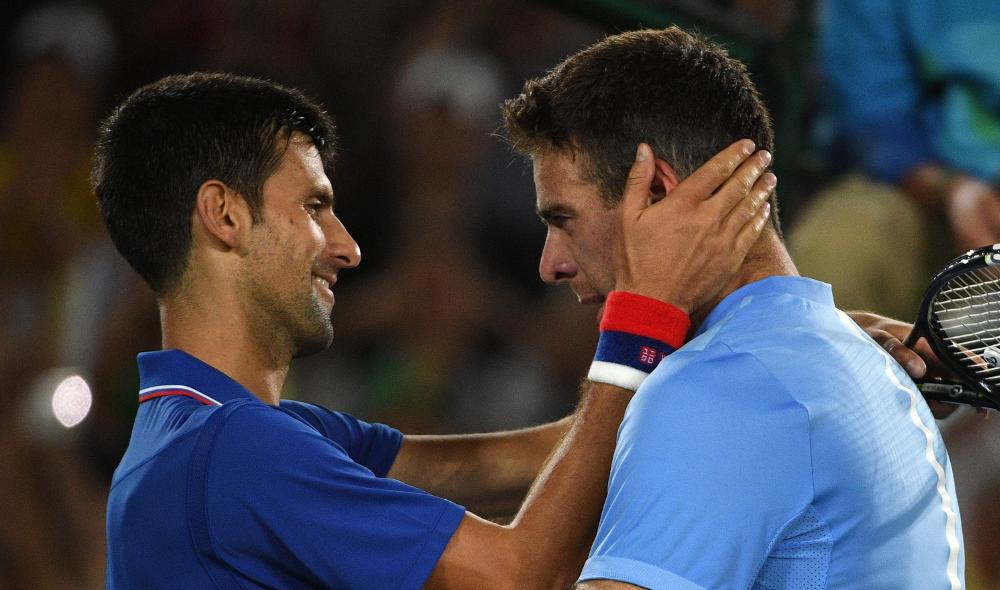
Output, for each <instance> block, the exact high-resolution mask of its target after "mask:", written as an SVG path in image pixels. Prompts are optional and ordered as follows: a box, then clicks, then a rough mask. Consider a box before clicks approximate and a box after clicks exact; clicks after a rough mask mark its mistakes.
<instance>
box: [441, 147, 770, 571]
mask: <svg viewBox="0 0 1000 590" xmlns="http://www.w3.org/2000/svg"><path fill="white" fill-rule="evenodd" d="M744 147H745V144H744V145H741V144H740V143H737V144H734V145H733V146H731V147H730V148H729V149H727V150H726V151H724V152H723V153H722V154H720V155H719V156H717V157H716V158H713V160H712V161H710V162H709V164H706V166H703V167H702V168H701V169H699V171H697V172H695V174H693V175H692V176H691V177H689V178H688V179H687V180H686V181H685V183H687V184H686V185H685V184H684V183H682V184H681V185H679V186H678V187H677V188H676V189H675V190H674V191H673V193H672V196H673V198H670V199H663V200H662V201H659V202H658V203H656V204H652V205H650V203H651V193H650V192H649V187H650V184H651V182H652V178H653V174H654V170H653V162H652V157H651V153H650V152H649V150H648V148H646V149H645V152H643V151H640V157H638V158H637V161H636V164H635V165H634V166H633V170H632V173H631V175H630V178H629V183H628V186H627V187H626V195H625V201H624V202H623V204H622V208H623V212H625V213H632V214H635V213H639V212H641V213H642V214H641V215H638V214H635V215H625V216H623V221H622V224H623V229H622V231H623V232H629V231H637V230H638V231H640V232H648V231H649V227H650V226H661V227H662V226H665V225H666V226H668V227H676V224H674V225H671V221H672V220H673V221H674V222H675V223H676V220H677V219H678V218H683V223H684V224H686V225H685V226H684V227H683V228H682V230H683V231H682V230H678V231H679V232H680V233H684V232H688V231H689V232H691V236H689V239H678V237H679V236H678V235H677V234H673V235H672V241H671V247H672V248H676V249H678V250H679V251H678V252H677V255H678V259H681V260H685V261H687V262H688V263H689V264H686V265H663V264H662V262H660V263H658V264H655V265H653V266H646V264H647V263H648V262H649V259H648V258H647V259H645V260H641V259H640V260H636V259H635V258H634V256H635V252H634V251H633V250H629V249H622V248H619V249H618V250H617V251H618V252H619V253H620V254H619V255H620V256H623V257H624V259H625V263H626V264H628V265H629V268H630V270H631V271H634V272H632V273H631V274H629V277H630V283H629V288H630V289H631V290H633V291H635V292H637V293H641V294H649V295H653V296H655V297H657V298H660V299H662V300H667V301H671V302H673V303H674V305H676V306H677V307H679V308H681V309H682V310H684V311H688V310H690V309H691V303H692V302H693V301H698V300H700V298H704V297H705V294H706V293H709V292H711V290H712V289H717V286H718V285H720V284H722V283H724V282H725V281H726V280H728V277H730V276H732V273H734V272H735V270H736V269H737V268H738V267H739V266H740V264H742V261H743V258H744V257H745V255H746V252H747V251H748V250H749V248H750V246H751V245H752V244H753V242H754V241H756V239H757V237H758V236H759V235H760V232H761V230H762V229H763V226H764V221H765V220H766V215H767V213H766V212H767V208H766V207H764V206H763V205H764V202H765V201H766V199H767V197H768V196H769V194H770V192H771V187H770V186H768V183H766V182H764V181H758V179H759V178H760V176H761V174H763V172H764V169H765V168H766V165H767V164H766V161H765V160H763V159H761V158H757V157H754V158H750V159H746V155H745V152H744ZM744 160H746V163H745V164H743V166H742V167H740V168H739V171H738V172H737V174H736V176H735V177H734V178H735V179H736V180H730V181H729V182H726V184H725V186H723V187H722V189H720V190H719V191H718V193H716V196H715V197H713V198H711V199H706V197H705V195H710V194H712V193H713V192H714V191H715V188H717V187H719V185H720V184H722V183H723V182H724V181H725V180H726V179H728V178H729V177H730V176H731V175H732V173H733V171H734V170H736V169H737V167H739V166H740V164H741V163H742V162H743V161H744ZM706 186H707V188H706ZM682 187H683V188H682ZM740 205H742V206H740ZM678 208H681V209H682V210H683V213H679V212H678V211H677V209H678ZM692 220H697V221H696V222H692ZM637 226H638V227H637ZM667 235H671V234H667ZM685 235H687V234H686V233H685ZM661 255H662V256H664V257H665V258H667V259H670V258H671V257H670V256H667V255H666V253H663V252H661ZM692 298H699V299H692ZM631 397H632V392H631V391H628V390H625V389H621V388H618V387H615V386H612V385H606V384H601V383H588V384H586V385H585V386H584V392H583V395H582V396H581V402H580V406H579V408H578V410H577V412H576V414H575V415H574V417H573V423H572V426H571V427H570V429H569V432H568V433H567V434H566V436H565V438H564V439H563V441H562V443H561V444H560V445H559V448H558V449H557V450H556V452H555V453H554V454H553V456H552V457H551V459H550V460H549V461H548V463H547V464H546V465H545V467H544V468H543V469H542V472H541V474H540V475H539V477H538V479H537V480H536V482H535V484H534V485H533V486H532V488H531V490H530V492H529V493H528V497H527V499H526V500H525V502H524V505H523V506H522V507H521V510H520V511H519V512H518V514H517V516H516V517H515V518H514V521H513V522H512V523H511V524H510V525H507V526H500V525H496V524H494V523H491V522H488V521H485V520H483V519H481V518H479V517H477V516H475V515H473V514H471V513H467V514H466V516H465V518H464V519H463V520H462V523H461V524H460V525H459V527H458V530H457V531H456V532H455V534H454V536H453V537H452V538H451V541H450V542H449V543H448V545H447V547H446V548H445V550H444V553H443V554H442V556H441V558H440V560H439V561H438V563H437V566H436V567H435V569H434V571H433V573H432V574H431V576H430V578H429V579H428V581H427V584H426V585H425V587H426V588H429V589H432V590H435V589H451V588H517V589H529V588H544V589H549V588H559V587H567V586H569V585H570V584H571V583H572V582H573V580H574V578H575V577H576V575H577V574H578V573H579V571H580V568H581V566H582V564H583V562H584V560H585V558H586V555H587V551H588V548H589V546H590V544H591V542H592V540H593V535H594V531H595V529H596V527H597V522H598V517H599V516H600V510H601V506H602V505H603V502H604V496H605V493H606V490H607V480H608V473H609V471H610V465H611V458H612V454H613V451H614V445H615V436H616V432H617V428H618V425H619V424H620V422H621V419H622V416H623V414H624V412H625V408H626V406H627V405H628V402H629V401H630V399H631Z"/></svg>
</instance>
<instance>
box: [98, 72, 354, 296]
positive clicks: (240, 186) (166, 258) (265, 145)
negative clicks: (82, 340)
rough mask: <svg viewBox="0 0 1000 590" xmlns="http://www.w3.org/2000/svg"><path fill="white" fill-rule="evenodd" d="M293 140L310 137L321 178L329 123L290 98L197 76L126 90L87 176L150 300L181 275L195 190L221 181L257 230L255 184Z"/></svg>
mask: <svg viewBox="0 0 1000 590" xmlns="http://www.w3.org/2000/svg"><path fill="white" fill-rule="evenodd" d="M293 132H301V133H304V134H306V135H308V136H309V137H310V139H311V140H312V142H313V144H314V145H315V146H316V148H317V149H318V150H319V153H320V157H321V158H322V161H323V165H324V167H325V168H326V170H327V174H330V173H331V167H332V165H333V159H334V155H335V145H334V144H335V140H336V137H335V132H334V127H333V122H332V121H331V119H330V117H329V116H328V115H327V114H326V113H324V112H323V110H322V109H321V108H320V107H319V106H318V105H317V104H315V103H314V102H312V101H311V100H309V99H308V98H306V97H305V96H304V95H302V93H300V92H298V91H296V90H292V89H289V88H285V87H283V86H280V85H278V84H275V83H273V82H270V81H266V80H260V79H256V78H247V77H242V76H235V75H231V74H206V73H193V74H184V75H176V76H168V77H166V78H163V79H161V80H159V81H157V82H153V83H152V84H149V85H147V86H144V87H142V88H140V89H138V90H136V91H135V92H133V93H132V94H131V95H130V96H129V97H128V98H126V99H125V100H124V102H122V103H121V104H120V105H119V106H118V107H117V108H115V109H114V111H113V112H112V113H111V115H110V116H108V118H107V119H106V120H105V121H104V122H103V123H102V124H101V127H100V130H99V137H98V140H97V147H96V152H95V158H94V167H93V171H92V175H91V180H92V183H93V187H94V192H95V193H96V195H97V201H98V204H99V206H100V209H101V215H102V217H103V218H104V224H105V226H106V227H107V229H108V233H109V235H110V236H111V239H112V241H113V242H114V244H115V247H116V248H117V249H118V251H119V252H121V254H122V256H124V257H125V259H126V260H128V262H129V264H131V265H132V267H133V268H134V269H135V270H136V272H138V273H139V274H140V275H141V276H142V277H143V279H145V280H146V282H147V283H149V285H150V286H151V287H152V288H153V290H154V291H156V293H157V294H159V295H162V294H164V293H166V292H169V291H170V290H171V289H172V288H174V287H175V286H176V285H177V283H178V281H179V279H180V278H181V276H182V275H183V273H184V270H185V268H186V267H187V261H188V257H189V254H190V249H191V215H192V214H193V212H194V206H195V197H196V195H197V192H198V188H199V187H200V186H201V185H202V184H203V183H204V182H206V181H208V180H212V179H217V180H220V181H222V182H224V183H225V184H226V185H228V186H229V187H231V188H232V189H233V190H235V191H236V192H238V193H239V194H240V195H241V196H242V197H243V198H244V199H246V201H247V203H248V204H249V206H250V208H251V211H252V212H253V221H254V223H256V222H259V221H260V219H261V193H262V190H263V186H264V182H265V181H266V180H267V179H268V177H270V176H271V174H272V173H274V170H275V169H276V168H277V167H278V164H279V163H280V162H281V157H282V154H283V153H284V150H285V149H286V148H287V145H288V139H289V138H290V136H291V135H292V133H293Z"/></svg>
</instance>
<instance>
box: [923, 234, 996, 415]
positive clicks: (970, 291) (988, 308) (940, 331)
mask: <svg viewBox="0 0 1000 590" xmlns="http://www.w3.org/2000/svg"><path fill="white" fill-rule="evenodd" d="M920 336H923V337H925V338H926V339H927V342H928V344H929V345H930V347H931V349H932V350H933V351H934V354H936V355H937V356H938V358H939V359H941V362H942V363H943V364H944V365H945V367H947V368H948V369H949V370H950V371H951V372H952V373H953V374H954V375H955V376H957V377H958V378H959V381H960V382H961V383H962V385H964V386H965V390H964V391H963V392H962V395H961V396H950V397H949V396H945V397H941V396H938V395H933V396H928V397H933V398H935V399H941V400H942V401H953V402H957V403H969V404H970V405H976V406H981V407H993V408H1000V244H994V245H992V246H985V247H982V248H977V249H975V250H969V251H968V252H966V253H965V254H962V255H961V256H959V257H957V258H955V259H954V260H952V261H951V262H949V263H948V264H947V265H945V267H944V268H943V269H941V271H940V272H939V273H938V274H937V275H936V276H935V277H934V279H933V280H932V281H931V283H930V285H928V287H927V291H926V292H925V293H924V298H923V301H922V302H921V305H920V312H919V313H918V317H917V322H916V325H915V326H914V330H913V332H912V333H911V334H910V336H909V337H908V338H907V341H906V345H907V346H911V347H912V345H913V343H915V341H916V340H917V338H918V337H920ZM928 383H930V382H928ZM922 389H923V388H922ZM932 389H933V390H934V391H935V392H937V391H941V389H940V388H932ZM956 391H957V390H956ZM928 392H929V391H928Z"/></svg>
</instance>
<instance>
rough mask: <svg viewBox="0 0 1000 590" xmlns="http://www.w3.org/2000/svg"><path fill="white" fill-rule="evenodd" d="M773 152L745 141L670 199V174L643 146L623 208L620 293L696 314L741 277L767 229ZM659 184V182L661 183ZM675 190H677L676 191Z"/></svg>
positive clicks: (618, 252)
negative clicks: (657, 187) (657, 195)
mask: <svg viewBox="0 0 1000 590" xmlns="http://www.w3.org/2000/svg"><path fill="white" fill-rule="evenodd" d="M770 161H771V155H770V153H768V152H766V151H759V152H756V153H754V144H753V142H752V141H750V140H740V141H738V142H736V143H734V144H732V145H730V146H729V147H727V148H726V149H725V150H723V151H722V152H720V153H719V154H717V155H716V156H715V157H713V158H712V159H711V160H709V161H708V162H706V163H705V164H704V165H702V166H701V167H700V168H698V169H697V170H696V171H695V172H694V173H692V174H691V176H689V177H688V178H686V179H684V180H683V181H681V182H680V183H679V184H677V185H676V187H672V186H666V187H665V188H666V190H667V191H668V192H669V196H668V198H664V199H661V200H658V201H657V200H655V199H654V193H653V191H652V187H653V185H654V183H657V182H659V183H662V184H667V185H669V184H671V181H670V179H669V178H666V177H665V176H664V174H663V168H664V167H666V168H669V166H667V165H666V164H665V163H663V162H662V160H656V159H655V156H654V155H653V153H652V150H651V149H650V147H649V146H648V145H646V144H644V143H643V144H640V145H639V149H638V152H637V154H636V160H635V163H634V164H633V165H632V170H631V171H630V173H629V178H628V183H627V185H626V187H625V197H624V200H623V202H622V205H621V228H620V229H621V231H620V232H619V242H618V243H617V244H616V252H615V255H616V257H617V258H618V261H617V264H616V268H617V276H616V284H615V288H616V289H618V290H623V291H631V292H635V293H639V294H641V295H646V296H648V297H653V298H656V299H660V300H662V301H666V302H669V303H671V304H673V305H675V306H676V307H678V308H680V309H682V310H684V311H685V312H688V313H691V312H692V311H693V310H695V309H698V308H700V307H701V306H703V305H705V304H706V303H708V302H709V301H710V300H711V299H712V298H713V297H715V296H716V295H717V294H718V293H719V291H720V290H721V289H722V288H723V287H724V286H725V285H726V283H728V282H729V280H730V279H732V277H733V276H734V275H735V274H736V272H737V270H738V269H739V268H740V266H741V265H742V264H743V260H744V258H745V257H746V255H747V252H749V251H750V248H751V246H753V244H754V243H755V242H756V241H757V238H758V237H760V234H761V232H762V231H763V229H764V226H765V224H766V221H767V218H768V215H769V214H770V205H769V204H768V199H769V198H770V197H771V194H772V193H773V192H774V186H775V184H776V181H777V179H776V178H775V177H774V175H773V174H771V173H765V171H766V170H767V166H768V164H769V163H770ZM658 177H659V178H658ZM670 189H672V190H670Z"/></svg>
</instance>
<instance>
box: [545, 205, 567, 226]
mask: <svg viewBox="0 0 1000 590" xmlns="http://www.w3.org/2000/svg"><path fill="white" fill-rule="evenodd" d="M535 211H536V212H537V213H538V216H539V217H540V218H541V219H542V221H544V222H546V223H548V222H550V221H552V219H553V218H555V217H571V216H572V215H573V213H574V211H573V210H572V209H571V208H569V207H567V206H565V205H546V206H544V207H538V208H536V209H535Z"/></svg>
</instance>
